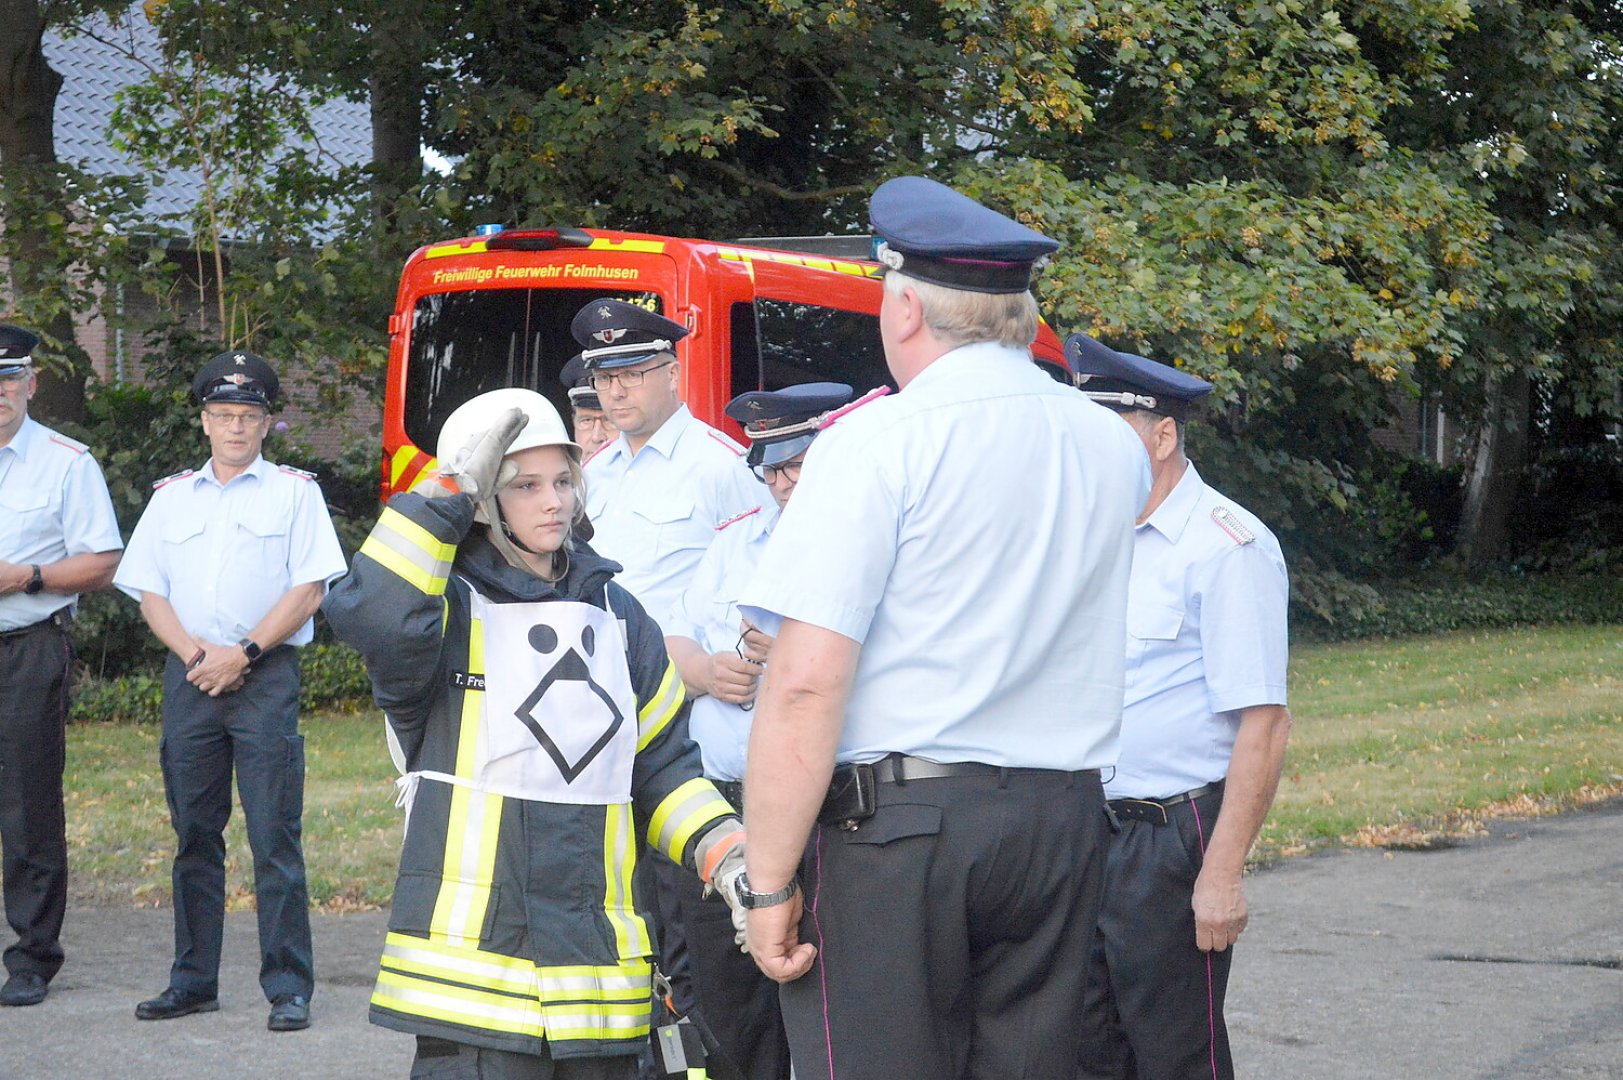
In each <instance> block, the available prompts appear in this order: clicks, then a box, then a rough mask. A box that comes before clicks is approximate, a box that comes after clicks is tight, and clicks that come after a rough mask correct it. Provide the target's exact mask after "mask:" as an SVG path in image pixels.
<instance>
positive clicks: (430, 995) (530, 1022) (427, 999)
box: [372, 968, 546, 1038]
mask: <svg viewBox="0 0 1623 1080" xmlns="http://www.w3.org/2000/svg"><path fill="white" fill-rule="evenodd" d="M372 1004H374V1005H377V1006H380V1007H382V1008H385V1009H393V1010H394V1011H395V1012H401V1013H407V1014H409V1015H412V1016H426V1017H429V1018H430V1019H433V1020H443V1021H445V1022H446V1023H449V1024H465V1025H468V1026H470V1027H480V1028H486V1029H488V1030H491V1031H509V1032H513V1033H515V1034H519V1035H533V1036H535V1037H536V1038H542V1037H543V1036H545V1034H546V1027H545V1022H544V1021H543V1020H542V1011H541V1003H540V1002H539V1001H536V1000H535V999H534V998H522V997H511V996H509V995H507V994H497V993H493V992H491V991H489V990H476V989H473V988H471V987H465V986H452V985H449V984H447V983H440V982H429V981H427V980H425V979H418V978H415V977H413V976H411V975H403V974H399V973H397V972H394V971H390V970H388V969H387V968H385V969H384V970H382V971H380V972H378V981H377V983H376V984H375V985H374V986H373V988H372Z"/></svg>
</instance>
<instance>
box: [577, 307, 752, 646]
mask: <svg viewBox="0 0 1623 1080" xmlns="http://www.w3.org/2000/svg"><path fill="white" fill-rule="evenodd" d="M570 331H571V332H572V333H573V334H574V335H575V340H576V341H578V342H579V343H580V344H581V349H582V351H581V354H580V355H581V362H582V363H583V364H584V365H585V366H586V372H587V377H588V379H589V380H590V384H591V386H592V387H593V388H594V389H596V390H597V397H598V401H599V402H600V403H601V404H602V406H603V411H604V412H605V413H606V414H607V415H608V418H609V423H610V424H612V425H614V428H615V430H616V431H618V432H619V433H620V437H619V438H617V439H615V440H614V441H613V442H611V443H609V444H608V445H607V446H605V447H604V448H603V449H602V450H600V451H599V452H598V453H597V455H596V456H594V457H593V458H591V459H590V460H589V461H588V462H587V463H586V510H587V516H588V517H590V518H591V521H592V528H593V530H594V536H593V539H592V545H593V546H594V547H595V548H596V549H597V551H598V552H599V553H600V554H602V555H606V556H608V557H609V558H611V559H613V560H615V561H616V562H618V563H620V564H621V565H622V566H624V567H625V571H624V573H622V574H621V575H620V577H619V579H618V580H619V582H620V584H622V585H624V586H625V587H626V588H627V589H629V590H630V591H631V593H632V595H633V596H635V597H636V598H637V599H638V600H640V601H642V605H643V607H644V608H646V609H647V610H648V613H649V614H650V615H652V616H653V617H654V619H655V620H656V621H657V622H659V623H660V624H661V625H664V623H665V621H666V619H668V618H669V617H670V613H671V608H672V607H673V606H674V605H675V603H676V599H677V597H678V596H680V595H681V592H682V589H683V588H685V587H686V586H687V583H688V581H689V579H690V578H691V577H692V576H693V569H694V567H696V566H697V565H698V564H699V557H700V556H701V555H703V554H704V552H705V549H706V548H707V547H709V546H710V541H711V539H712V538H713V537H714V536H715V533H716V526H717V525H718V524H720V523H721V522H723V521H726V520H727V519H728V518H731V517H734V516H736V515H738V514H742V513H743V512H744V511H746V510H748V509H749V508H750V507H752V506H755V505H757V503H758V502H759V501H760V500H759V498H758V497H757V491H758V488H757V487H756V484H755V480H754V479H753V478H752V477H751V476H750V474H749V472H748V470H746V469H745V468H744V466H743V464H742V463H741V462H740V461H739V458H740V456H741V455H742V454H743V453H744V448H743V447H741V446H739V445H738V444H737V443H735V442H734V441H733V440H732V439H729V438H728V437H727V436H726V435H723V434H722V433H721V432H719V431H717V430H716V429H715V428H713V427H711V426H710V425H708V424H706V423H704V422H702V421H700V420H698V419H697V418H695V417H694V415H693V414H692V413H691V412H689V411H688V407H687V406H686V405H684V404H682V399H681V397H680V396H678V390H679V388H680V386H681V372H682V365H681V362H680V361H678V360H677V358H676V352H675V349H676V343H677V342H678V341H680V340H682V339H683V338H684V337H686V336H687V333H688V331H687V328H686V327H684V326H682V325H681V324H679V323H675V322H672V321H671V320H670V319H667V318H665V317H663V316H661V315H656V314H655V313H654V312H652V311H649V310H648V309H647V308H642V307H638V306H637V305H636V304H628V303H626V302H625V301H623V300H612V299H603V300H594V301H592V302H591V303H590V304H587V305H586V306H585V307H583V308H581V309H580V312H579V313H578V314H577V315H576V316H575V319H574V321H573V322H572V323H571V324H570Z"/></svg>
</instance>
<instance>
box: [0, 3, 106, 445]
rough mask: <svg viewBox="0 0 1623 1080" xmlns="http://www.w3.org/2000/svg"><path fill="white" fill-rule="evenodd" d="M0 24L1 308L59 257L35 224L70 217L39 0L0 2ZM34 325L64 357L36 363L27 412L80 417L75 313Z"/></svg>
mask: <svg viewBox="0 0 1623 1080" xmlns="http://www.w3.org/2000/svg"><path fill="white" fill-rule="evenodd" d="M0 26H3V27H6V31H5V33H3V34H0V184H3V185H4V188H5V191H6V199H5V201H4V203H3V204H0V212H5V211H8V210H9V211H10V216H11V218H12V220H4V221H0V225H3V227H4V229H3V233H4V236H5V244H6V248H7V255H8V256H9V257H10V266H11V296H10V297H9V300H10V301H11V302H10V303H8V304H7V305H6V307H8V308H20V307H24V306H25V304H26V300H27V298H28V297H29V296H30V295H32V294H33V293H34V292H36V286H37V283H38V282H39V281H40V280H41V278H42V276H43V275H44V274H47V273H49V272H50V271H49V270H48V269H47V268H48V267H50V266H51V265H52V264H53V263H54V262H55V261H56V260H53V259H52V258H51V254H50V234H49V232H48V230H46V229H45V228H42V227H40V226H38V225H36V224H35V222H36V221H38V220H39V216H40V215H43V214H44V213H45V212H47V211H49V210H53V209H54V210H56V211H57V212H58V213H60V214H62V216H63V217H67V216H68V214H67V211H66V196H65V194H64V193H63V191H62V188H61V186H60V184H59V183H57V178H56V175H55V168H54V166H55V165H56V133H55V130H54V128H53V124H54V118H55V115H56V95H57V91H59V90H60V89H61V88H62V76H61V75H59V74H57V73H56V72H55V71H53V70H52V69H51V66H50V65H49V64H47V63H46V62H45V51H44V48H43V46H42V42H43V40H44V36H45V16H44V13H43V12H42V11H41V8H40V5H39V3H38V2H37V0H0ZM24 207H26V208H27V209H26V210H25V211H24V212H18V211H19V209H20V208H24ZM33 329H36V330H42V331H44V333H45V335H46V336H48V337H51V338H54V339H55V340H56V342H57V344H58V346H59V351H58V356H59V357H60V359H61V361H62V362H61V363H57V364H48V365H42V366H41V369H40V373H39V392H38V393H37V394H36V395H35V397H34V400H33V402H32V404H31V405H30V411H31V412H33V413H34V414H36V415H38V416H42V417H50V418H52V419H57V420H81V419H83V418H84V410H85V376H86V373H87V372H88V371H89V362H88V357H86V355H85V353H84V350H82V349H80V348H79V346H78V344H77V343H76V342H75V340H74V327H73V313H72V312H69V311H58V312H55V313H53V314H51V315H50V316H49V317H47V318H45V319H44V321H43V325H40V326H36V327H34V328H33ZM45 355H46V356H47V357H48V358H49V356H50V352H49V351H46V353H45Z"/></svg>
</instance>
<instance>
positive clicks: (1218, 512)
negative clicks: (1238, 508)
mask: <svg viewBox="0 0 1623 1080" xmlns="http://www.w3.org/2000/svg"><path fill="white" fill-rule="evenodd" d="M1212 522H1213V524H1215V525H1216V526H1217V527H1218V528H1219V529H1222V530H1223V531H1224V532H1226V533H1228V535H1229V539H1230V540H1233V541H1234V542H1235V543H1236V544H1239V545H1241V546H1244V545H1246V544H1249V543H1251V542H1252V541H1253V540H1255V539H1256V538H1257V534H1256V533H1254V532H1252V531H1251V530H1250V529H1248V528H1246V527H1245V523H1244V522H1242V521H1241V520H1240V519H1239V518H1237V517H1235V516H1234V512H1233V511H1232V510H1230V509H1229V508H1228V507H1226V506H1215V507H1213V508H1212Z"/></svg>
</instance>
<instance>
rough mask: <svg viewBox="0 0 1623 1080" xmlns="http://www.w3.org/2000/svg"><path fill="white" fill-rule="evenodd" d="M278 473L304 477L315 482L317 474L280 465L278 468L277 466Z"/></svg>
mask: <svg viewBox="0 0 1623 1080" xmlns="http://www.w3.org/2000/svg"><path fill="white" fill-rule="evenodd" d="M276 471H277V472H285V473H287V474H288V475H289V476H298V477H302V478H303V479H305V480H314V479H316V474H315V473H313V472H306V471H305V470H304V469H295V468H294V467H293V466H291V465H278V466H276Z"/></svg>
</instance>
